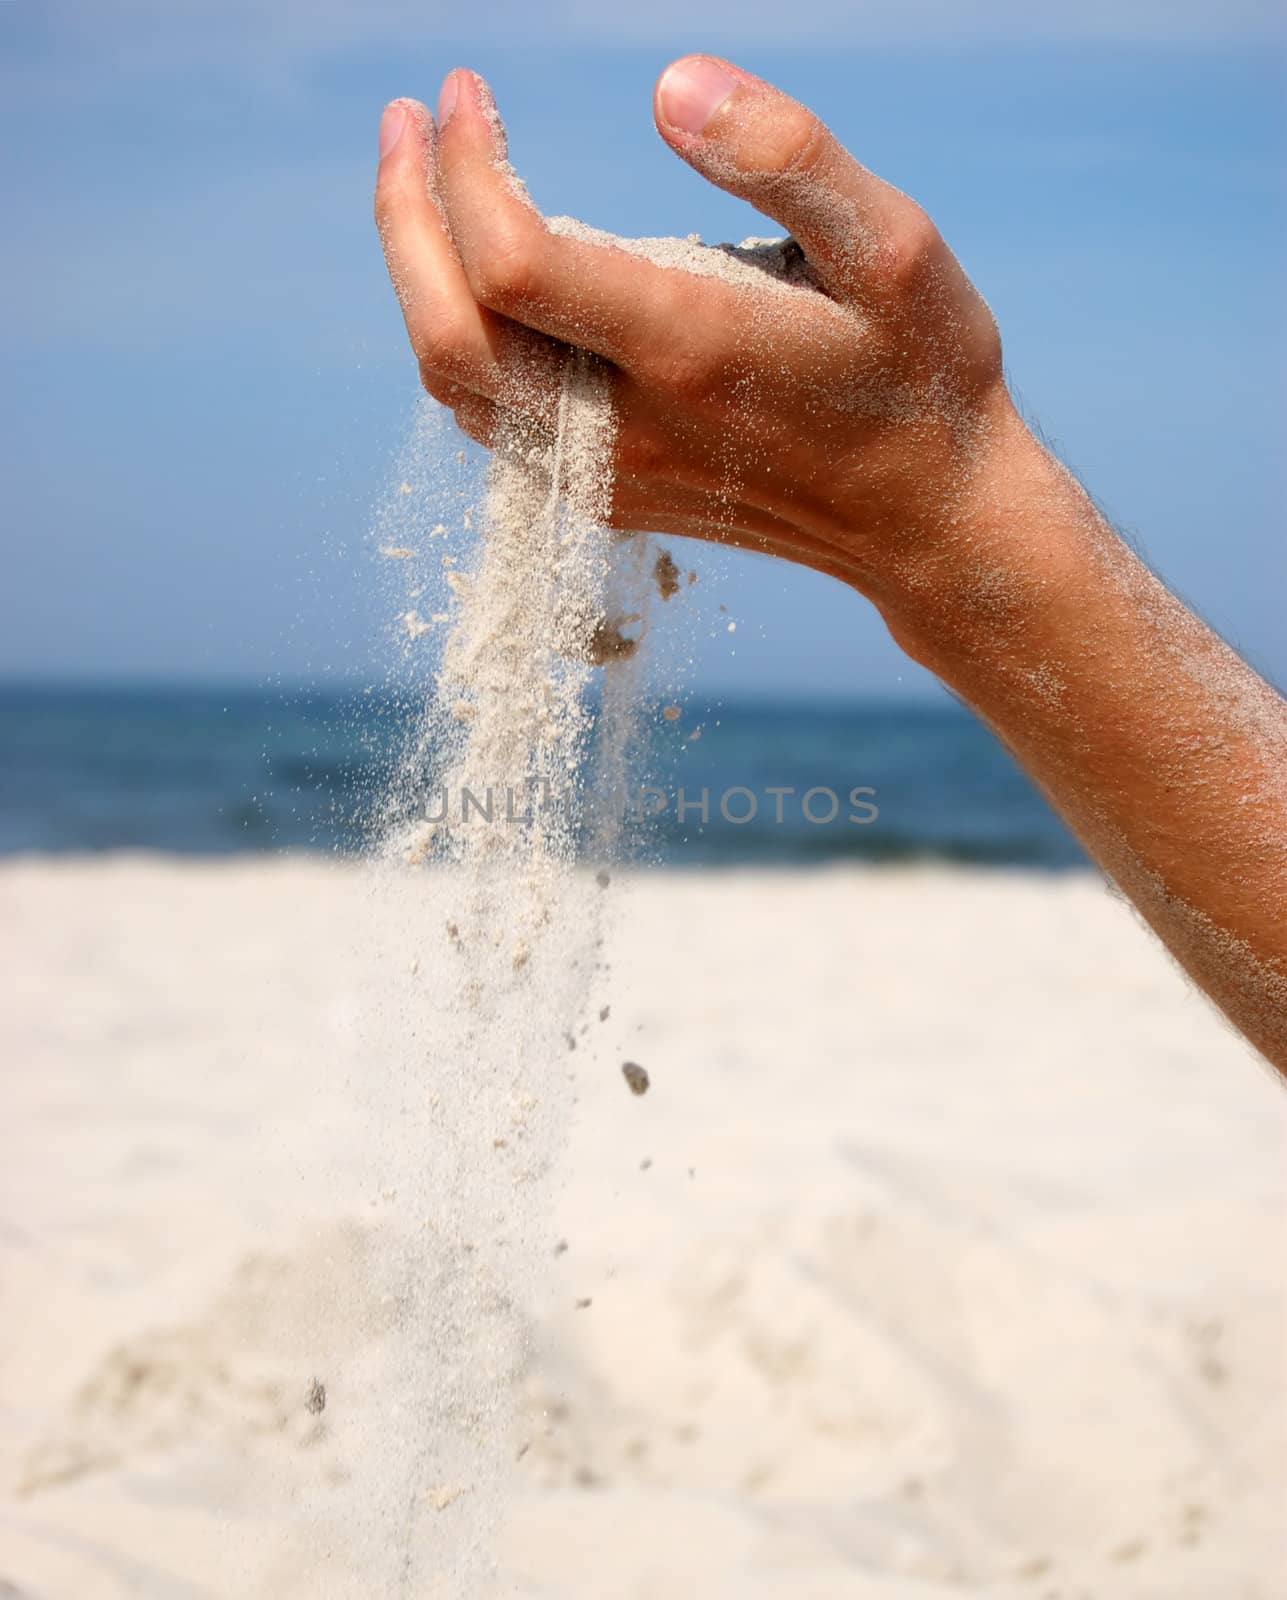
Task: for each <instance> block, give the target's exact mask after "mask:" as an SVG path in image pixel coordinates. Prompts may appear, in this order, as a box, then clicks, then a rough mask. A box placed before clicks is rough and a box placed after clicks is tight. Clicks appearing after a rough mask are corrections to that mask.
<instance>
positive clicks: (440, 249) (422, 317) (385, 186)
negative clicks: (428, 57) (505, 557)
mask: <svg viewBox="0 0 1287 1600" xmlns="http://www.w3.org/2000/svg"><path fill="white" fill-rule="evenodd" d="M435 139H436V134H435V131H434V125H433V119H432V118H431V117H430V115H429V113H428V111H427V110H426V109H425V107H424V106H422V105H421V104H420V103H419V102H418V101H416V100H394V101H392V102H391V103H390V104H389V105H388V106H387V107H386V108H385V112H384V116H383V118H382V119H381V123H380V168H379V174H378V177H377V179H376V191H375V216H376V224H377V226H378V228H379V230H380V240H381V243H382V244H383V246H384V255H385V260H386V262H387V264H388V268H389V276H390V278H391V279H392V281H393V286H394V289H395V291H396V292H397V296H398V301H399V304H400V305H401V307H402V314H403V319H404V320H405V322H406V325H407V334H408V336H409V338H410V340H411V346H412V349H413V350H414V351H415V353H416V357H417V359H418V360H419V362H420V372H421V377H422V380H423V382H424V385H425V388H426V389H428V390H429V392H430V393H431V394H432V395H433V396H434V397H435V398H436V399H438V400H441V401H443V403H444V404H447V405H454V404H455V403H456V395H457V393H458V392H459V391H461V390H468V391H471V392H473V393H476V394H480V395H483V396H486V397H487V398H488V399H489V400H493V401H495V400H503V401H504V402H505V403H506V404H509V405H514V406H517V407H520V408H521V409H523V410H525V411H529V412H531V413H532V414H535V415H539V416H540V417H541V418H542V419H543V420H548V418H550V417H552V416H553V415H554V413H555V411H556V410H557V405H558V387H559V368H560V365H561V361H562V357H563V352H562V351H561V350H560V349H559V347H558V346H557V345H555V344H554V343H553V342H552V341H551V340H549V339H545V338H543V337H542V336H541V335H540V334H538V333H535V332H533V330H532V329H530V328H524V327H520V326H518V325H517V324H515V323H512V322H509V321H507V319H505V318H503V317H498V316H496V315H495V314H494V313H493V312H491V311H489V310H488V309H487V308H486V307H484V306H480V305H479V304H478V302H477V300H476V299H475V298H474V295H473V293H472V292H471V290H470V287H469V283H468V280H467V279H466V277H465V274H464V270H463V269H462V267H461V264H460V257H459V255H458V254H457V252H456V247H455V245H454V243H453V242H452V238H451V234H450V233H449V232H448V230H447V226H446V222H445V220H444V217H443V213H442V210H441V207H440V203H439V200H438V197H437V194H436V192H435V191H436V189H437V181H436V164H435V151H434V144H435Z"/></svg>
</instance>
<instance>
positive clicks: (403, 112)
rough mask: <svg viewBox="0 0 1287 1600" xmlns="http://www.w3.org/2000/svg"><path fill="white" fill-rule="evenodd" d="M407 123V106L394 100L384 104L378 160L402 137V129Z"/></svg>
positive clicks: (382, 158)
mask: <svg viewBox="0 0 1287 1600" xmlns="http://www.w3.org/2000/svg"><path fill="white" fill-rule="evenodd" d="M406 125H407V108H406V106H402V105H399V104H398V103H397V101H396V100H395V101H394V103H393V104H392V105H391V106H385V108H384V115H383V116H382V117H381V118H380V160H381V161H383V160H384V158H385V156H387V155H388V153H389V151H390V150H392V149H393V147H394V145H396V144H397V142H398V140H399V139H401V137H402V130H403V129H404V128H405V127H406Z"/></svg>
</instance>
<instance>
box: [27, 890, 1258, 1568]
mask: <svg viewBox="0 0 1287 1600" xmlns="http://www.w3.org/2000/svg"><path fill="white" fill-rule="evenodd" d="M614 893H615V890H614ZM380 916H381V911H380V903H379V902H378V900H375V899H373V898H372V897H371V896H370V894H369V893H368V889H367V886H366V884H365V883H364V881H363V879H362V876H361V875H360V874H358V873H355V872H352V871H347V870H341V869H337V868H328V867H326V866H323V865H321V864H315V863H304V862H276V863H255V862H248V861H244V860H243V861H239V862H236V863H233V864H193V865H181V864H171V863H167V862H164V861H154V860H144V859H133V860H131V859H117V860H113V861H104V862H98V863H80V862H70V861H69V862H61V863H54V864H37V863H31V864H23V863H18V864H10V865H8V866H6V867H4V868H3V869H0V929H2V930H3V932H2V933H0V959H2V960H3V965H4V971H5V974H6V978H7V1000H6V1007H5V1013H4V1022H3V1035H4V1036H3V1046H4V1048H3V1057H4V1061H5V1065H6V1074H5V1079H6V1082H5V1091H6V1094H5V1098H6V1106H7V1112H8V1114H7V1116H6V1128H7V1134H8V1137H7V1139H6V1141H5V1160H4V1164H3V1176H2V1177H0V1188H2V1191H3V1208H4V1222H3V1231H0V1264H2V1267H3V1279H2V1291H0V1292H2V1296H3V1308H4V1309H3V1326H2V1328H0V1485H3V1491H2V1492H3V1494H4V1497H5V1498H4V1501H3V1505H2V1506H0V1594H10V1593H12V1592H14V1591H13V1589H10V1588H6V1587H5V1580H7V1581H8V1583H9V1584H10V1585H13V1586H16V1590H17V1591H18V1592H19V1593H21V1594H22V1595H24V1596H27V1597H29V1600H69V1597H75V1600H99V1597H103V1600H107V1597H117V1596H145V1597H157V1600H168V1597H175V1600H180V1597H181V1600H197V1597H202V1600H207V1597H209V1600H240V1597H242V1596H255V1597H258V1596H263V1597H268V1596H272V1597H274V1600H294V1597H297V1596H298V1597H303V1596H309V1597H310V1600H312V1597H316V1596H319V1595H322V1594H336V1595H340V1594H350V1595H354V1596H359V1595H360V1596H363V1597H364V1600H378V1596H379V1594H381V1593H382V1592H384V1591H383V1590H381V1589H379V1588H378V1587H377V1586H376V1585H375V1584H374V1583H373V1581H372V1579H371V1576H370V1570H369V1569H368V1568H364V1566H363V1563H362V1559H361V1555H360V1550H361V1548H362V1540H363V1538H366V1537H369V1536H374V1537H375V1538H376V1539H377V1540H378V1538H379V1537H380V1529H379V1528H375V1529H369V1528H368V1529H365V1530H364V1529H363V1528H362V1526H361V1520H362V1519H361V1508H362V1506H363V1505H364V1504H366V1503H367V1502H366V1501H365V1499H364V1496H365V1494H366V1487H365V1484H366V1479H367V1476H368V1475H369V1472H370V1471H371V1470H372V1460H373V1453H374V1451H375V1450H376V1449H377V1448H378V1441H379V1439H380V1437H381V1432H382V1429H383V1428H385V1427H386V1426H387V1425H388V1419H386V1418H382V1417H381V1416H380V1415H378V1414H375V1413H373V1409H372V1405H371V1400H370V1397H371V1395H372V1394H375V1393H378V1392H380V1390H381V1385H382V1384H383V1383H384V1381H385V1377H387V1375H384V1376H382V1367H381V1360H382V1332H381V1308H380V1306H379V1305H374V1306H372V1305H370V1304H367V1305H366V1307H365V1310H364V1312H363V1314H362V1315H361V1316H359V1315H357V1314H356V1309H355V1308H356V1307H357V1306H358V1304H359V1302H360V1300H361V1294H360V1293H358V1292H357V1290H356V1289H355V1285H359V1284H366V1283H368V1282H369V1281H370V1262H369V1261H368V1260H367V1255H368V1253H369V1252H370V1251H371V1250H372V1249H373V1248H374V1249H375V1250H376V1251H377V1252H378V1248H379V1243H378V1242H379V1241H380V1240H381V1239H382V1238H384V1237H385V1235H384V1233H383V1232H382V1230H383V1229H384V1228H385V1227H386V1226H387V1224H388V1221H389V1219H390V1218H391V1217H392V1216H393V1215H395V1213H396V1209H397V1206H398V1204H399V1201H398V1198H397V1195H396V1194H394V1193H392V1192H391V1190H390V1188H389V1186H388V1184H387V1183H386V1182H385V1180H384V1177H383V1175H382V1169H381V1159H382V1157H381V1150H382V1148H386V1146H385V1145H383V1144H382V1139H385V1138H386V1137H387V1136H388V1133H389V1130H388V1124H387V1119H388V1118H390V1117H391V1116H395V1115H396V1112H395V1111H394V1110H392V1109H391V1106H392V1105H393V1103H394V1101H395V1100H396V1096H393V1097H390V1095H389V1093H388V1089H387V1083H386V1080H387V1079H388V1073H387V1071H386V1070H385V1069H386V1067H387V1062H388V1059H389V1058H390V1056H391V1055H392V1054H396V1053H398V1052H401V1054H402V1055H403V1056H405V1053H406V1052H405V1041H404V1038H403V1033H402V1029H401V1025H400V1019H399V1016H398V1013H397V1008H396V1006H391V1005H390V1004H389V1003H388V1002H386V1003H385V1006H384V1009H383V1010H382V1011H380V1012H378V1013H377V1014H375V1015H374V1016H373V1015H370V1014H369V1011H368V999H367V997H368V996H369V995H370V994H371V993H372V992H374V991H375V990H376V989H377V988H378V987H379V986H380V985H381V984H387V983H388V982H390V981H391V979H393V978H396V980H397V981H398V982H403V981H406V982H411V981H419V980H418V979H417V980H412V979H411V977H410V975H409V974H401V973H398V974H391V973H390V971H389V968H388V964H387V963H386V966H385V968H384V969H383V970H382V972H381V973H373V972H372V971H370V970H369V966H368V965H366V964H364V961H363V959H362V958H361V957H360V956H358V957H355V955H354V951H355V950H356V951H362V950H366V949H376V948H388V947H389V946H390V945H392V946H393V947H395V948H396V945H397V940H398V937H399V930H397V929H393V930H389V929H387V928H386V929H384V930H383V936H382V937H377V935H378V934H380V933H381V930H379V929H375V928H373V927H372V920H373V919H375V920H377V921H378V919H379V917H380ZM618 920H619V925H618V927H617V929H616V932H615V934H614V935H613V937H612V939H611V941H610V949H609V956H610V959H611V963H612V970H611V973H610V974H609V975H608V976H607V977H606V978H603V979H601V980H599V981H598V982H597V984H596V987H595V990H594V993H593V994H592V996H591V1005H590V1007H589V1009H588V1011H587V1016H588V1017H589V1018H590V1019H591V1020H590V1021H589V1024H588V1031H587V1033H586V1034H585V1036H584V1037H583V1038H582V1039H581V1041H580V1045H579V1048H578V1049H577V1050H576V1051H575V1052H574V1053H571V1054H569V1055H568V1056H567V1057H566V1059H565V1060H561V1061H559V1062H557V1063H555V1067H556V1069H557V1070H563V1069H564V1068H565V1067H566V1066H568V1065H569V1064H570V1065H574V1066H575V1068H576V1071H577V1085H578V1092H579V1095H580V1102H579V1111H578V1120H577V1122H576V1125H575V1127H574V1129H573V1134H572V1141H571V1147H570V1150H569V1153H568V1156H567V1160H566V1172H567V1182H566V1185H565V1188H564V1191H563V1193H562V1195H561V1197H560V1200H559V1212H558V1215H557V1217H556V1218H554V1219H552V1221H551V1226H550V1239H549V1247H550V1256H549V1276H548V1282H547V1284H546V1286H545V1288H544V1291H543V1292H542V1295H541V1303H540V1304H538V1305H536V1306H534V1307H533V1308H532V1314H533V1317H534V1338H535V1345H536V1350H537V1353H538V1354H537V1360H536V1361H535V1363H534V1366H533V1370H532V1372H531V1374H530V1376H529V1379H528V1383H527V1393H526V1395H525V1398H524V1404H523V1408H522V1416H521V1427H520V1430H519V1436H518V1437H517V1438H516V1440H515V1441H514V1443H515V1455H517V1454H518V1452H519V1449H520V1448H522V1447H523V1446H526V1447H527V1448H526V1450H525V1452H524V1453H523V1455H522V1459H521V1460H520V1461H518V1462H517V1464H516V1465H515V1467H514V1469H513V1490H514V1492H513V1501H512V1506H511V1513H510V1517H509V1521H508V1526H507V1528H506V1530H505V1532H504V1536H503V1542H502V1558H503V1574H504V1576H503V1578H502V1579H501V1580H498V1581H497V1583H496V1584H495V1586H494V1593H495V1594H497V1595H501V1594H505V1595H522V1596H538V1595H539V1596H547V1597H555V1596H557V1597H569V1600H571V1597H577V1600H581V1597H585V1600H590V1597H595V1600H602V1597H609V1600H611V1597H616V1596H621V1597H630V1600H636V1597H637V1600H644V1597H658V1600H660V1597H662V1596H665V1597H668V1600H669V1597H673V1596H678V1597H681V1600H686V1597H690V1596H692V1597H701V1600H757V1597H759V1596H769V1595H771V1596H774V1597H779V1596H780V1597H790V1600H831V1597H842V1596H843V1597H846V1600H848V1597H854V1600H866V1597H871V1600H887V1597H897V1600H933V1597H938V1600H960V1597H961V1596H964V1595H971V1596H979V1595H981V1596H1024V1597H1055V1596H1058V1597H1059V1600H1090V1597H1094V1600H1106V1597H1112V1600H1118V1597H1120V1600H1146V1597H1147V1600H1270V1597H1271V1596H1274V1595H1277V1594H1279V1593H1281V1592H1282V1591H1281V1585H1280V1575H1281V1573H1282V1571H1283V1570H1284V1565H1283V1564H1284V1561H1285V1560H1287V1550H1285V1549H1284V1545H1283V1534H1282V1527H1283V1526H1284V1524H1283V1521H1282V1511H1283V1490H1282V1476H1283V1470H1282V1469H1283V1461H1284V1459H1285V1455H1284V1452H1285V1450H1287V1416H1285V1408H1287V1401H1285V1396H1284V1374H1283V1364H1282V1361H1283V1349H1284V1344H1283V1340H1284V1332H1285V1327H1284V1300H1285V1298H1287V1297H1285V1294H1284V1289H1285V1285H1284V1265H1283V1263H1284V1255H1283V1248H1282V1247H1283V1244H1284V1218H1285V1217H1287V1194H1285V1192H1284V1191H1285V1189H1287V1165H1284V1163H1283V1156H1284V1154H1285V1153H1287V1103H1285V1102H1284V1097H1283V1095H1282V1094H1281V1092H1280V1091H1279V1089H1278V1087H1277V1086H1276V1085H1275V1084H1274V1083H1273V1082H1272V1081H1271V1079H1270V1077H1269V1076H1268V1074H1267V1072H1266V1070H1265V1069H1263V1068H1262V1067H1260V1066H1259V1065H1258V1064H1257V1062H1256V1060H1255V1059H1254V1058H1253V1057H1252V1056H1251V1054H1250V1053H1249V1052H1248V1051H1247V1050H1246V1049H1245V1047H1244V1046H1242V1045H1241V1044H1240V1043H1239V1042H1238V1041H1237V1040H1236V1039H1235V1038H1233V1037H1232V1036H1231V1035H1230V1034H1229V1032H1228V1031H1227V1030H1226V1029H1225V1028H1224V1027H1223V1026H1222V1025H1221V1023H1220V1022H1219V1021H1218V1020H1217V1019H1216V1018H1215V1017H1214V1016H1213V1015H1212V1014H1211V1012H1210V1011H1209V1010H1208V1009H1207V1007H1206V1006H1205V1005H1204V1004H1203V1003H1202V1002H1201V1001H1200V1000H1199V999H1197V998H1195V997H1194V996H1192V995H1191V994H1189V993H1187V992H1186V990H1185V988H1184V985H1183V984H1182V982H1181V981H1180V979H1179V978H1178V977H1177V976H1176V975H1175V973H1174V972H1173V971H1172V969H1171V968H1170V966H1169V965H1168V963H1167V961H1166V959H1165V957H1164V956H1163V955H1162V954H1161V953H1160V952H1159V951H1158V949H1157V948H1156V947H1155V945H1154V944H1153V943H1152V942H1151V941H1150V940H1149V938H1147V937H1146V936H1145V935H1144V934H1143V933H1141V932H1140V931H1139V930H1138V929H1137V927H1136V926H1135V924H1134V922H1133V921H1132V919H1131V917H1130V915H1129V913H1128V912H1126V911H1125V910H1124V909H1123V908H1122V907H1121V906H1120V905H1118V904H1116V903H1114V902H1113V901H1112V900H1110V899H1109V898H1108V897H1107V896H1106V895H1105V893H1104V892H1103V891H1102V890H1101V889H1100V888H1099V887H1098V886H1097V885H1096V884H1095V883H1093V882H1092V881H1091V880H1089V879H1080V878H1075V879H1062V880H1047V879H1038V878H1028V877H1024V876H1018V875H1016V876H1003V875H984V874H975V873H964V872H962V873H950V872H946V871H940V870H934V871H923V872H922V871H899V872H889V873H881V874H870V873H861V872H857V871H849V870H846V871H831V872H824V873H820V874H817V875H812V876H803V875H794V874H778V875H760V876H752V875H737V876H728V877H719V878H716V877H709V876H698V875H694V876H686V877H673V876H672V877H667V878H663V879H652V880H649V881H646V882H642V883H634V884H631V885H629V886H628V890H627V892H626V893H625V894H624V895H623V896H622V897H621V899H620V901H619V902H618ZM420 977H421V978H423V975H420ZM395 992H396V987H395ZM609 1003H610V1005H611V1011H610V1015H609V1017H608V1019H607V1020H606V1021H604V1022H602V1023H600V1022H599V1020H598V1012H599V1008H600V1006H601V1005H604V1004H609ZM426 1048H428V1046H426ZM625 1059H631V1060H635V1061H638V1062H640V1063H642V1064H643V1065H644V1066H645V1067H646V1068H647V1070H648V1072H649V1073H650V1075H651V1087H650V1089H649V1091H648V1093H647V1094H646V1095H645V1096H642V1097H636V1096H634V1095H632V1094H631V1093H630V1092H629V1090H628V1089H627V1087H626V1085H625V1083H624V1082H623V1080H622V1077H621V1073H620V1064H621V1062H622V1061H623V1060H625ZM400 1081H401V1083H402V1089H401V1091H400V1092H402V1093H403V1094H405V1095H407V1096H414V1095H417V1094H419V1093H420V1092H421V1090H422V1089H423V1090H424V1092H426V1093H428V1092H431V1081H432V1067H431V1066H429V1065H426V1066H420V1065H419V1064H417V1063H412V1064H411V1070H409V1071H407V1072H405V1073H404V1074H403V1075H402V1078H401V1080H400ZM372 1083H386V1087H385V1088H384V1089H382V1090H380V1091H379V1092H378V1093H377V1092H375V1091H370V1092H368V1088H369V1086H370V1085H371V1084H372ZM382 1123H383V1124H384V1132H383V1133H382ZM466 1131H467V1130H466ZM479 1131H480V1136H484V1135H485V1136H486V1137H487V1139H488V1141H489V1142H490V1139H491V1137H492V1132H493V1130H490V1129H486V1130H479ZM396 1144H397V1133H396V1128H395V1129H394V1130H393V1132H392V1136H391V1137H390V1138H388V1145H387V1148H389V1149H393V1148H395V1147H396ZM425 1159H426V1161H431V1160H432V1152H431V1151H426V1153H425ZM645 1162H650V1163H651V1164H650V1165H646V1166H645V1165H644V1163H645ZM560 1237H561V1238H563V1239H565V1240H566V1241H567V1249H566V1250H565V1251H563V1252H562V1253H559V1254H557V1255H556V1254H555V1245H556V1241H557V1240H558V1239H559V1238H560ZM373 1241H375V1243H374V1244H373ZM586 1299H588V1300H589V1301H590V1302H591V1303H590V1305H589V1306H588V1307H584V1308H582V1309H577V1302H578V1301H580V1300H586ZM313 1378H320V1379H321V1380H323V1381H324V1383H325V1384H326V1389H327V1403H326V1409H325V1411H324V1412H323V1413H322V1414H321V1415H320V1416H318V1415H315V1414H313V1413H310V1412H309V1410H308V1408H307V1404H306V1397H307V1393H308V1385H309V1383H310V1381H311V1380H312V1379H313ZM24 1485H25V1492H24V1490H23V1486H24ZM470 1498H471V1489H470V1486H469V1485H468V1484H461V1483H452V1482H445V1483H432V1484H426V1485H425V1486H424V1500H423V1503H424V1505H425V1507H426V1508H427V1510H426V1513H425V1514H426V1516H427V1517H428V1518H429V1519H430V1524H431V1527H437V1526H441V1528H442V1530H443V1531H442V1537H443V1539H444V1540H445V1541H450V1540H451V1539H452V1538H454V1537H458V1536H459V1530H460V1529H465V1530H466V1532H468V1529H469V1527H470V1526H471V1525H470V1524H469V1522H468V1517H469V1502H470ZM435 1518H436V1519H438V1521H437V1522H436V1523H435V1522H434V1521H433V1519H435ZM453 1529H456V1530H457V1531H456V1532H455V1533H453V1531H452V1530H453ZM426 1592H430V1593H435V1594H436V1593H438V1592H442V1593H450V1589H449V1588H444V1589H442V1590H441V1591H440V1590H439V1589H438V1588H436V1587H432V1588H430V1589H429V1590H428V1591H426Z"/></svg>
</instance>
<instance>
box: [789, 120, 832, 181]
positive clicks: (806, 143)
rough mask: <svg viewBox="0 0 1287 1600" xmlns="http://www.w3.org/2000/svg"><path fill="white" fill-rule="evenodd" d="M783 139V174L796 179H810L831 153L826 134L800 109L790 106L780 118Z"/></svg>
mask: <svg viewBox="0 0 1287 1600" xmlns="http://www.w3.org/2000/svg"><path fill="white" fill-rule="evenodd" d="M783 139H784V144H785V145H786V150H787V152H788V153H787V155H786V159H785V161H784V163H783V171H785V172H790V173H793V174H795V175H797V176H799V177H805V178H808V177H812V176H813V175H814V174H815V173H816V172H818V170H819V169H820V168H821V167H822V166H823V165H824V164H825V163H826V160H827V158H828V156H829V154H830V152H831V144H832V141H831V134H830V132H829V131H828V129H827V128H826V127H825V126H824V125H823V124H822V123H821V122H819V121H818V119H817V117H815V116H814V114H813V113H812V112H811V111H809V110H806V108H805V107H804V106H794V107H792V110H791V113H790V115H789V116H788V117H786V118H785V119H784V128H783Z"/></svg>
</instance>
